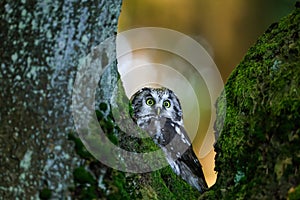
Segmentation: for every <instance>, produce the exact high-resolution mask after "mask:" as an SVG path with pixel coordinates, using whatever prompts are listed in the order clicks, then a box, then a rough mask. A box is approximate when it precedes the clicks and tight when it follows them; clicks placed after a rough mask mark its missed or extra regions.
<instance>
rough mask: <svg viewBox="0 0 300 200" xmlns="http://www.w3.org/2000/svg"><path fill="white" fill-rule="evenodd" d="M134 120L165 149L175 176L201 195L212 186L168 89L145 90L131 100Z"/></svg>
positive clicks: (176, 104) (172, 93)
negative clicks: (208, 181) (206, 178)
mask: <svg viewBox="0 0 300 200" xmlns="http://www.w3.org/2000/svg"><path fill="white" fill-rule="evenodd" d="M130 102H131V106H132V110H133V113H132V118H133V120H134V122H135V123H136V124H137V125H138V126H139V127H140V128H142V129H143V130H145V131H146V132H147V133H148V134H149V135H150V137H151V138H152V139H153V140H154V142H155V143H156V144H157V145H158V146H159V147H160V148H161V149H162V151H163V152H164V155H165V157H166V160H167V162H168V163H169V165H170V166H171V168H172V170H173V171H174V173H175V174H177V175H178V176H180V177H181V178H182V179H183V180H185V181H186V182H187V183H189V184H190V185H192V186H193V187H195V188H196V189H198V190H199V191H200V192H201V193H202V192H204V191H205V190H207V188H208V186H207V183H206V181H205V177H204V175H203V171H202V166H201V164H200V162H199V160H198V158H197V156H196V155H195V153H194V151H193V147H192V143H191V141H190V139H189V137H188V135H187V133H186V131H185V129H184V125H183V116H182V109H181V105H180V102H179V100H178V98H177V97H176V95H175V94H174V92H173V91H171V90H169V89H167V88H143V89H141V90H139V91H138V92H136V93H135V94H134V95H133V96H132V97H131V100H130Z"/></svg>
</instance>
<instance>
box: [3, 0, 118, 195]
mask: <svg viewBox="0 0 300 200" xmlns="http://www.w3.org/2000/svg"><path fill="white" fill-rule="evenodd" d="M0 4H1V6H0V9H1V13H2V14H1V35H0V41H1V45H0V52H1V72H0V80H1V87H0V99H1V101H0V107H1V111H0V121H1V122H0V123H1V129H0V131H1V132H0V148H1V151H0V171H1V174H0V196H1V197H2V198H3V199H15V198H16V197H19V198H22V199H30V198H36V197H38V196H40V197H41V198H43V199H47V198H50V197H52V198H53V199H65V198H67V197H70V196H72V195H73V193H74V191H72V190H70V187H73V186H72V185H73V174H74V172H73V171H74V168H75V167H78V166H79V165H80V163H81V162H82V159H81V158H79V157H78V156H76V154H75V153H74V144H73V142H70V141H69V140H68V139H67V135H68V133H69V132H70V131H71V130H73V121H72V114H71V99H72V98H71V95H72V85H73V83H74V79H75V74H76V71H77V67H78V65H79V59H80V58H82V57H84V56H86V55H87V54H88V53H90V51H91V48H92V47H94V46H97V45H99V44H100V43H101V42H102V41H104V40H105V39H106V38H108V37H111V36H114V35H115V34H116V31H117V22H118V16H119V13H120V7H121V0H98V1H79V0H74V1H71V0H65V1H60V0H54V1H44V0H33V1H2V2H1V3H0ZM112 56H114V55H112ZM114 59H115V58H114ZM111 73H112V76H116V74H117V72H116V68H114V69H113V70H111ZM107 89H109V88H107ZM106 98H108V97H106Z"/></svg>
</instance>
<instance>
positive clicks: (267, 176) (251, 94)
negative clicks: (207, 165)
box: [203, 2, 300, 200]
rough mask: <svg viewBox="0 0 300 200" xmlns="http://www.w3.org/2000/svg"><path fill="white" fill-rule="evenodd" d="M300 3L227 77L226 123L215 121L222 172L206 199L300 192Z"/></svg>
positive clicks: (283, 196) (276, 196)
mask: <svg viewBox="0 0 300 200" xmlns="http://www.w3.org/2000/svg"><path fill="white" fill-rule="evenodd" d="M296 7H297V8H296V10H295V11H294V12H292V13H291V14H290V15H288V16H286V17H284V18H283V19H282V20H281V21H280V22H279V23H274V24H272V25H271V26H270V28H269V29H268V30H267V31H266V32H265V33H264V34H263V35H262V36H261V37H260V38H259V39H258V41H257V42H256V44H255V45H254V46H253V47H251V48H250V49H249V51H248V53H247V54H246V56H245V58H244V60H243V61H242V62H241V63H240V64H239V65H238V67H237V68H236V69H235V70H234V71H233V73H232V74H231V76H230V78H229V79H228V81H227V83H226V86H225V91H224V92H223V95H222V96H221V97H220V98H219V102H218V110H219V112H218V116H219V117H220V118H223V117H225V123H224V126H223V124H221V123H220V121H221V120H220V121H217V122H216V131H217V133H218V134H220V137H219V139H218V141H217V143H216V152H217V156H216V170H217V171H218V178H217V182H216V184H215V186H214V187H213V188H212V189H211V190H210V191H209V192H207V193H206V194H205V195H204V196H203V199H286V198H289V199H290V200H291V199H299V197H300V186H299V184H300V173H299V168H300V145H299V144H300V137H299V133H300V128H299V122H300V114H299V110H300V67H299V66H300V23H299V22H300V3H299V2H298V3H296ZM226 102H227V104H226ZM226 108H227V109H226ZM222 126H223V127H222Z"/></svg>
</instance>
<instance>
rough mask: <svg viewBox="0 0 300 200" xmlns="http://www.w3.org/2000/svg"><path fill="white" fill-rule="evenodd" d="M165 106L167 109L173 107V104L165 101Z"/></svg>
mask: <svg viewBox="0 0 300 200" xmlns="http://www.w3.org/2000/svg"><path fill="white" fill-rule="evenodd" d="M163 105H164V107H165V108H170V107H171V102H170V101H169V100H165V101H164V102H163Z"/></svg>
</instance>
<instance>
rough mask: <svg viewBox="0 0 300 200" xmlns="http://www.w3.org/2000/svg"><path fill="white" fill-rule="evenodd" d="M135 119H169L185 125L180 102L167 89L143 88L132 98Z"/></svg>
mask: <svg viewBox="0 0 300 200" xmlns="http://www.w3.org/2000/svg"><path fill="white" fill-rule="evenodd" d="M131 105H132V108H133V114H132V115H133V116H132V117H133V119H134V120H135V121H137V122H138V121H139V120H140V119H147V118H148V119H149V118H158V119H159V118H161V117H163V118H169V119H171V120H172V121H173V122H177V123H179V124H180V125H182V124H183V119H182V109H181V106H180V102H179V100H178V98H177V97H176V95H175V94H174V92H173V91H171V90H169V89H167V88H143V89H141V90H139V91H138V92H136V93H135V94H134V95H132V97H131Z"/></svg>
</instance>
